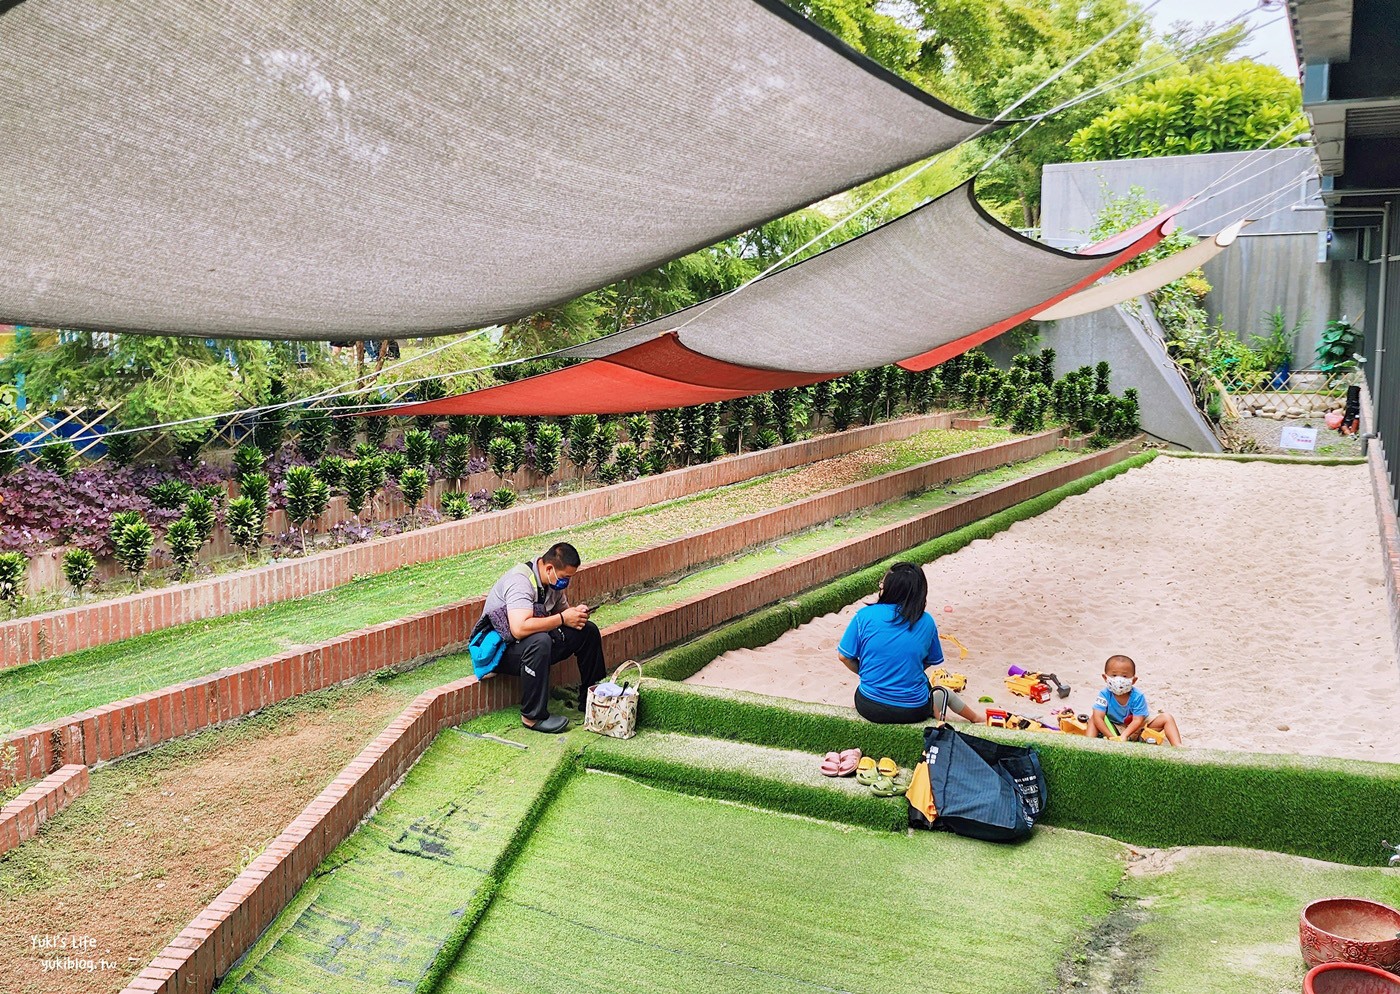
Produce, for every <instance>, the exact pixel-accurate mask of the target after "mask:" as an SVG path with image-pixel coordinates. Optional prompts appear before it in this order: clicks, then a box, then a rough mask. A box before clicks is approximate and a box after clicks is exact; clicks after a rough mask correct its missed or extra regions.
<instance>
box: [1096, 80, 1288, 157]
mask: <svg viewBox="0 0 1400 994" xmlns="http://www.w3.org/2000/svg"><path fill="white" fill-rule="evenodd" d="M1307 131H1308V121H1307V118H1305V117H1304V116H1303V107H1302V93H1301V91H1300V90H1299V89H1298V84H1297V83H1296V82H1295V81H1294V80H1291V79H1289V78H1288V77H1287V76H1285V75H1284V74H1283V73H1282V72H1281V71H1280V70H1278V69H1276V68H1274V67H1273V66H1267V65H1260V64H1259V63H1257V62H1250V61H1248V60H1245V61H1240V62H1229V63H1225V64H1222V65H1212V66H1208V67H1205V68H1203V69H1201V70H1200V71H1198V72H1192V73H1182V74H1179V75H1174V76H1171V77H1169V78H1166V79H1159V80H1154V81H1152V82H1150V83H1147V84H1146V85H1145V86H1143V87H1142V88H1141V89H1139V90H1137V91H1136V92H1133V93H1130V94H1129V95H1127V96H1125V97H1123V98H1122V99H1120V100H1119V101H1117V103H1116V105H1115V106H1114V107H1113V108H1112V109H1110V110H1107V111H1105V112H1104V113H1102V114H1100V115H1099V116H1098V117H1096V118H1094V119H1093V120H1092V121H1091V122H1089V123H1088V124H1087V125H1085V126H1084V127H1083V128H1081V129H1080V130H1079V131H1077V132H1076V133H1075V135H1074V137H1073V138H1071V139H1070V142H1069V149H1070V152H1071V153H1072V154H1073V156H1074V158H1075V159H1076V160H1080V161H1084V160H1096V159H1140V158H1148V157H1151V156H1159V155H1202V154H1205V153H1207V152H1239V151H1246V150H1253V149H1256V148H1261V147H1263V146H1264V145H1265V144H1266V143H1267V144H1268V145H1270V146H1274V147H1277V146H1281V145H1284V144H1286V143H1287V142H1289V141H1290V140H1291V139H1293V138H1294V137H1296V136H1297V135H1301V134H1306V133H1307Z"/></svg>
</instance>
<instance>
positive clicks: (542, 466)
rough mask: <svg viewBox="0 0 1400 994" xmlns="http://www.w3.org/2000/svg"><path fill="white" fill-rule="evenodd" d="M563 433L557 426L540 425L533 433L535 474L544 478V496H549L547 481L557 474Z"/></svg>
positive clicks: (562, 444)
mask: <svg viewBox="0 0 1400 994" xmlns="http://www.w3.org/2000/svg"><path fill="white" fill-rule="evenodd" d="M563 446H564V433H563V431H561V430H560V428H559V426H558V425H550V424H545V425H540V427H539V430H538V431H537V432H536V433H535V472H536V473H538V474H539V475H540V476H542V477H544V495H545V496H546V497H548V496H549V480H550V477H552V476H553V475H554V474H555V473H557V472H559V458H560V454H561V452H562V449H563Z"/></svg>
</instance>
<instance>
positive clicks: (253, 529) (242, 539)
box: [227, 497, 267, 563]
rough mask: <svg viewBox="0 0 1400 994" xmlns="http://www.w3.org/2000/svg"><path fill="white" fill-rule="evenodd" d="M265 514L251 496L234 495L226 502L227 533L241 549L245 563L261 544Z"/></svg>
mask: <svg viewBox="0 0 1400 994" xmlns="http://www.w3.org/2000/svg"><path fill="white" fill-rule="evenodd" d="M266 518H267V516H266V514H265V513H264V512H263V511H262V510H260V509H259V508H258V505H256V504H255V503H253V499H252V498H251V497H235V498H234V499H233V500H231V501H229V502H228V518H227V521H228V533H229V538H231V539H232V540H233V544H234V545H236V546H238V548H240V549H242V550H243V561H244V562H245V563H246V562H247V561H248V560H249V559H251V558H252V555H253V553H254V552H255V551H257V548H258V546H259V545H261V544H262V538H263V523H264V522H265V521H266Z"/></svg>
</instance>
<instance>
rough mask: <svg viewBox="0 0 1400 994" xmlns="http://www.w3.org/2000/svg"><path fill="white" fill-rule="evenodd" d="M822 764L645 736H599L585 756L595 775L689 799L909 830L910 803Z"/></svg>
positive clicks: (741, 745)
mask: <svg viewBox="0 0 1400 994" xmlns="http://www.w3.org/2000/svg"><path fill="white" fill-rule="evenodd" d="M876 758H877V759H878V758H879V756H878V755H877V756H876ZM820 759H821V754H814V753H809V752H803V751H800V750H793V749H773V748H769V747H766V746H759V745H752V744H749V743H745V742H734V741H726V740H723V739H709V738H701V737H699V736H694V735H683V734H677V733H672V732H657V731H645V730H644V731H641V732H638V734H637V736H636V737H635V738H632V739H625V740H619V739H610V738H605V737H602V736H596V737H594V738H593V739H592V740H590V741H587V743H586V745H585V748H584V752H583V762H584V764H585V765H586V766H587V767H588V768H590V769H594V770H603V771H606V772H610V773H618V774H622V775H624V776H627V777H631V778H633V779H636V780H639V781H642V782H644V783H647V784H650V785H653V786H662V787H666V788H669V789H673V790H679V791H681V792H682V793H688V794H703V795H705V796H707V797H714V798H720V799H722V800H729V801H738V802H741V803H744V804H751V805H754V806H756V807H761V808H770V809H772V810H774V811H785V812H788V813H791V814H800V815H805V816H807V817H811V818H822V819H825V820H827V821H835V822H842V823H845V824H850V825H864V826H866V827H867V828H875V829H885V830H888V831H896V832H897V831H901V830H903V829H904V828H905V826H906V825H907V824H908V816H907V814H906V812H907V811H908V809H909V806H908V803H907V802H906V801H905V800H904V798H903V797H876V796H875V795H874V794H872V793H871V791H870V788H869V787H865V786H862V785H860V784H858V783H856V781H855V779H854V778H853V777H824V776H822V775H821V773H819V772H818V770H817V766H818V763H819V762H820Z"/></svg>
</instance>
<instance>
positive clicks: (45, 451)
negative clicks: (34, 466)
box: [39, 442, 78, 480]
mask: <svg viewBox="0 0 1400 994" xmlns="http://www.w3.org/2000/svg"><path fill="white" fill-rule="evenodd" d="M77 458H78V452H77V450H76V449H74V448H73V443H72V442H50V443H49V444H48V445H45V446H44V447H43V448H42V449H40V450H39V465H41V466H43V467H44V468H45V469H48V470H52V471H53V472H55V473H57V474H58V475H59V476H61V477H63V479H65V480H66V479H68V477H70V476H72V475H73V471H74V470H75V469H77V468H78V467H77V465H76V463H77Z"/></svg>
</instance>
